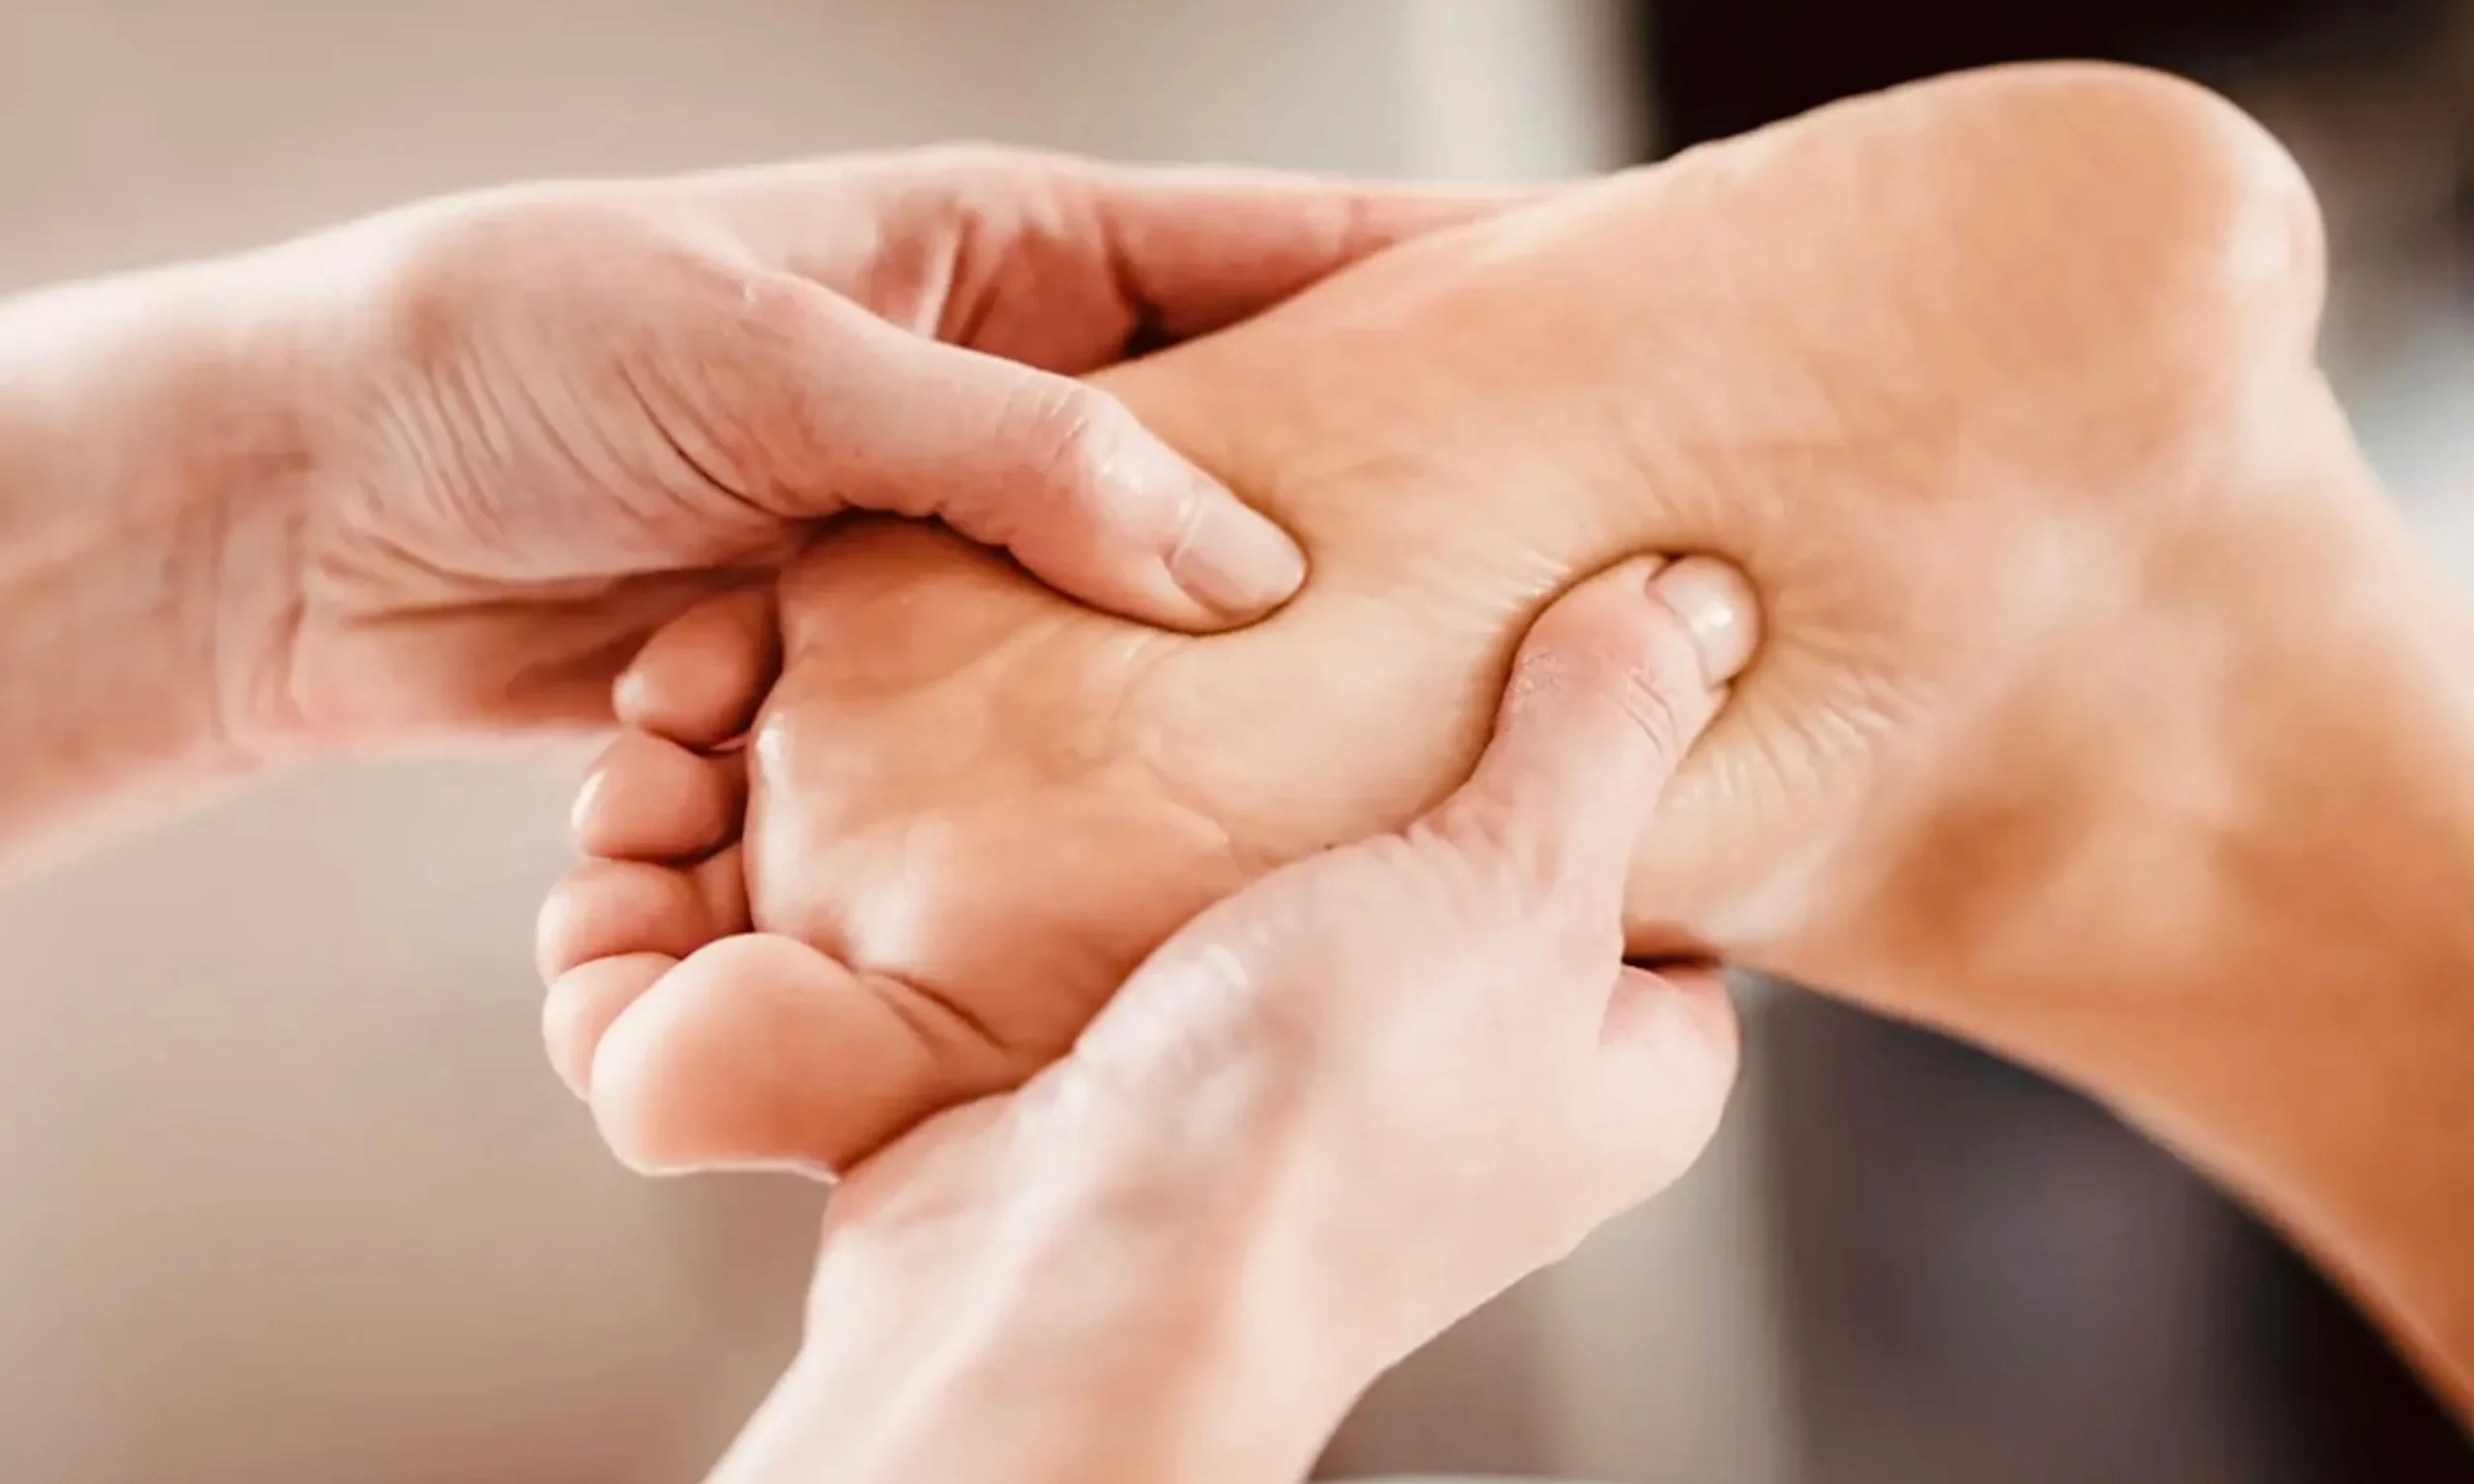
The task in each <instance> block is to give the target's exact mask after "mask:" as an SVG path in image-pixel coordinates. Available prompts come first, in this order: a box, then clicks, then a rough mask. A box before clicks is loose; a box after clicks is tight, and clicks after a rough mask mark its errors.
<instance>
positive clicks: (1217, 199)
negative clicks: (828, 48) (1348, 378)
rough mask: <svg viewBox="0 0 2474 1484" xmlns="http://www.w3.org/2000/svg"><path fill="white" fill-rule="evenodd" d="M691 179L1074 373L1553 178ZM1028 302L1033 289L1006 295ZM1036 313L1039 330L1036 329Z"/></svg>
mask: <svg viewBox="0 0 2474 1484" xmlns="http://www.w3.org/2000/svg"><path fill="white" fill-rule="evenodd" d="M685 184H686V185H687V188H688V189H690V190H692V191H694V192H695V193H696V194H697V195H698V196H700V197H701V198H702V199H703V200H704V201H705V202H706V203H707V206H708V209H709V210H713V211H715V212H716V213H717V214H720V215H721V217H722V218H723V219H725V220H726V221H728V222H729V223H730V225H731V228H732V230H733V232H734V235H735V236H737V237H738V238H739V239H740V241H741V242H743V243H745V244H746V245H747V247H748V248H749V250H750V251H751V252H752V253H753V254H754V256H755V257H756V258H757V259H758V260H759V261H762V262H766V263H772V264H778V265H780V266H782V267H783V268H785V269H786V270H788V271H793V272H796V273H798V274H799V275H800V276H802V277H805V278H807V279H809V280H810V281H811V282H814V283H818V284H820V285H822V286H823V287H825V288H828V289H831V290H834V291H836V292H839V293H846V294H849V296H850V297H851V298H853V299H856V300H860V301H862V302H864V303H866V304H867V305H868V306H869V307H870V308H871V309H874V310H876V311H877V312H879V313H882V314H884V315H885V316H886V317H887V318H890V319H894V320H897V321H901V322H903V323H906V324H909V325H912V326H914V327H916V328H929V327H932V326H934V327H942V328H944V329H945V330H947V331H950V333H948V334H947V335H946V336H945V338H957V339H962V340H964V341H966V342H967V343H971V344H977V345H980V346H982V347H983V348H986V349H998V348H1001V349H1003V350H1004V351H1005V353H1006V354H1008V355H1012V356H1015V357H1019V358H1022V359H1026V360H1029V361H1031V362H1032V363H1034V364H1037V365H1041V366H1044V367H1046V368H1047V369H1049V370H1051V371H1062V372H1073V373H1079V372H1085V371H1093V370H1097V369H1099V368H1100V367H1101V366H1103V365H1106V364H1108V363H1109V362H1111V361H1114V360H1116V359H1118V358H1120V357H1122V356H1123V355H1124V353H1125V350H1126V346H1127V342H1128V340H1129V338H1130V337H1131V338H1135V339H1140V338H1143V337H1144V336H1145V335H1146V333H1147V334H1150V335H1156V336H1162V337H1165V338H1169V339H1183V338H1186V337H1189V336H1193V335H1197V334H1202V333H1205V332H1207V331H1209V330H1213V329H1217V328H1221V327H1223V326H1225V325H1229V324H1233V323H1235V322H1236V321H1238V320H1241V319H1246V318H1248V317H1250V316H1251V315H1253V314H1255V313H1257V312H1259V311H1260V310H1262V309H1264V308H1267V307H1269V306H1270V305H1272V304H1275V303H1278V302H1279V301H1280V300H1284V299H1287V298H1290V297H1291V296H1293V295H1295V294H1297V293H1298V292H1300V291H1301V290H1303V289H1306V288H1307V287H1309V286H1310V285H1312V284H1313V283H1315V282H1316V281H1318V280H1320V279H1322V278H1326V277H1328V276H1330V275H1331V274H1333V273H1334V272H1337V271H1339V270H1341V269H1343V268H1346V267H1347V266H1349V265H1350V264H1352V263H1355V262H1357V261H1359V260H1360V259H1363V258H1365V257H1367V256H1369V255H1370V254H1373V253H1376V252H1379V251H1382V250H1383V249H1384V248H1386V247H1390V246H1393V245H1395V244H1396V243H1403V242H1406V241H1408V240H1410V239H1412V238H1417V237H1424V236H1426V235H1428V234H1430V233H1434V232H1438V231H1444V230H1448V229H1450V228H1453V227H1456V226H1462V225H1465V224H1467V223H1469V222H1473V221H1477V220H1480V219H1482V218H1484V217H1488V216H1493V215H1497V214H1501V213H1503V212H1506V211H1510V210H1513V209H1516V208H1518V207H1520V206H1523V205H1527V204H1529V203H1532V202H1535V201H1538V200H1540V199H1542V198H1543V197H1544V196H1545V195H1546V194H1548V192H1549V190H1550V189H1551V187H1547V186H1542V185H1516V186H1504V185H1431V184H1427V185H1415V184H1398V183H1384V184H1377V183H1367V182H1360V181H1350V180H1340V179H1335V178H1332V177H1328V176H1320V175H1312V174H1306V173H1299V172H1289V171H1277V170H1230V169H1194V168H1183V167H1180V168H1165V169H1164V168H1157V167H1144V166H1130V165H1118V164H1108V163H1101V162H1097V161H1093V160H1088V159H1083V158H1079V157H1074V156H1071V155H1061V154H1049V153H1043V152H1039V151H1029V150H1013V149H1000V148H986V147H972V146H964V147H951V146H948V147H941V148H936V149H931V150H912V151H896V152H892V153H887V154H878V155H867V156H842V157H835V158H831V159H825V160H804V161H796V162H791V163H788V164H776V165H762V166H756V167H753V168H746V169H737V170H730V171H723V172H717V173H713V174H709V175H705V176H702V177H697V178H694V179H693V180H691V181H689V182H687V183H685ZM1015 299H1035V300H1036V302H1027V303H1021V302H1005V301H1004V300H1015ZM1065 306H1075V307H1073V308H1070V309H1069V308H1067V307H1065ZM1111 310H1112V311H1113V313H1110V312H1108V311H1111ZM1061 321H1063V322H1064V323H1060V322H1061ZM1009 322H1011V323H1012V324H1014V325H1015V327H1016V332H1011V333H1009V332H1008V331H1007V330H1006V328H1005V326H1006V324H1007V323H1009ZM1033 323H1037V324H1038V325H1039V326H1040V327H1041V328H1039V329H1038V331H1037V332H1034V333H1021V332H1020V331H1021V329H1022V328H1025V327H1027V326H1029V325H1030V324H1033ZM974 328H976V329H977V330H979V331H981V332H982V333H968V332H967V331H970V330H972V329H974ZM983 336H985V337H983Z"/></svg>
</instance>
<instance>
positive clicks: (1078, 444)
mask: <svg viewBox="0 0 2474 1484" xmlns="http://www.w3.org/2000/svg"><path fill="white" fill-rule="evenodd" d="M999 426H1000V428H1001V430H1002V431H1001V432H1000V434H999V442H1000V443H1001V445H1002V446H1004V447H1005V448H1006V449H1007V450H1009V454H1010V457H1011V459H1012V461H1013V463H1014V464H1015V465H1016V467H1018V468H1019V469H1021V471H1023V472H1024V473H1025V474H1026V475H1027V476H1028V478H1027V480H1026V482H1025V484H1024V485H1023V487H1022V490H1021V494H1022V496H1023V498H1024V499H1025V500H1026V501H1027V502H1028V503H1029V504H1030V505H1031V507H1032V509H1033V511H1034V512H1035V513H1036V514H1038V515H1040V516H1041V517H1043V518H1047V519H1051V520H1053V519H1062V518H1064V517H1066V516H1069V515H1071V514H1073V513H1075V512H1077V511H1080V510H1083V509H1085V508H1087V507H1089V506H1091V505H1094V504H1096V503H1097V502H1098V497H1099V495H1100V493H1101V490H1102V487H1103V486H1104V485H1105V483H1106V481H1107V479H1108V473H1109V470H1110V466H1111V465H1112V464H1113V463H1114V462H1115V461H1116V459H1117V456H1118V451H1119V449H1120V448H1121V447H1122V445H1123V442H1124V437H1125V430H1124V428H1123V427H1122V426H1121V423H1120V419H1119V417H1118V415H1117V412H1116V406H1115V404H1114V403H1112V402H1111V401H1109V400H1108V397H1107V395H1106V394H1105V393H1102V392H1099V391H1096V390H1094V389H1092V388H1091V387H1088V386H1085V385H1081V384H1080V383H1079V382H1074V381H1069V380H1067V379H1065V378H1063V377H1050V376H1034V377H1029V378H1026V379H1024V380H1023V381H1021V383H1019V384H1018V385H1016V386H1015V387H1014V388H1013V390H1012V391H1010V392H1009V393H1008V394H1007V399H1006V404H1005V406H1004V408H1003V409H1002V411H1001V413H1000V414H999Z"/></svg>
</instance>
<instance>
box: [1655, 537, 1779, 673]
mask: <svg viewBox="0 0 2474 1484" xmlns="http://www.w3.org/2000/svg"><path fill="white" fill-rule="evenodd" d="M1650 595H1651V596H1652V597H1654V598H1656V599H1657V600H1658V601H1659V602H1661V603H1664V604H1665V605H1666V606H1667V607H1668V608H1669V609H1671V610H1672V611H1673V612H1674V613H1675V615H1676V616H1677V617H1679V618H1681V619H1683V626H1684V627H1685V628H1686V629H1688V630H1690V631H1691V634H1692V650H1693V653H1694V654H1696V655H1698V656H1699V657H1700V660H1701V677H1702V679H1704V680H1705V681H1707V682H1708V683H1709V684H1711V685H1713V686H1716V685H1724V684H1726V683H1727V682H1728V681H1730V680H1733V679H1734V678H1735V677H1736V676H1738V675H1740V674H1741V673H1743V668H1744V667H1745V666H1746V665H1748V664H1750V663H1752V652H1753V650H1754V649H1755V648H1757V647H1759V645H1760V643H1761V608H1760V604H1759V602H1758V600H1756V599H1755V598H1754V596H1753V592H1752V584H1751V582H1750V581H1749V580H1747V579H1746V578H1745V577H1744V575H1743V573H1742V572H1740V571H1739V570H1737V568H1736V567H1735V566H1734V565H1733V564H1732V563H1729V562H1724V561H1720V560H1719V559H1718V558H1716V557H1684V558H1683V560H1681V561H1677V562H1673V563H1670V564H1669V565H1667V566H1665V567H1662V568H1660V569H1659V570H1658V572H1657V574H1656V575H1655V576H1654V577H1652V578H1651V579H1650Z"/></svg>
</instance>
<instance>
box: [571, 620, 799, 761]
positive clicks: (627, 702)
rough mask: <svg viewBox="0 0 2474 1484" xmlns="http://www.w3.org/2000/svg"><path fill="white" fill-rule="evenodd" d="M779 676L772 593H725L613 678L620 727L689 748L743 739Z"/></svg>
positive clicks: (667, 628) (676, 624)
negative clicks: (616, 681)
mask: <svg viewBox="0 0 2474 1484" xmlns="http://www.w3.org/2000/svg"><path fill="white" fill-rule="evenodd" d="M781 670H782V629H781V624H780V622H779V620H778V618H777V616H776V614H775V609H774V595H773V586H772V585H771V584H769V583H768V584H765V585H762V586H757V587H745V588H740V589H737V590H735V591H732V592H727V593H724V594H722V595H721V596H719V597H717V598H714V599H712V600H710V601H709V602H705V603H702V604H699V605H698V606H697V607H695V608H692V609H690V610H688V611H687V612H686V613H684V614H680V615H679V616H678V617H677V618H676V619H674V620H672V621H671V622H670V623H668V624H666V625H664V626H663V627H662V628H661V629H660V630H659V631H658V632H656V633H655V634H654V635H653V637H652V638H651V639H650V640H648V641H647V642H646V643H645V647H644V648H643V649H642V650H641V651H640V652H639V653H638V654H637V655H636V659H635V663H633V664H631V665H629V666H628V667H627V669H626V670H625V671H623V672H622V673H620V675H619V681H618V684H617V685H616V686H615V687H614V688H613V691H612V704H613V706H614V707H615V708H616V710H617V711H618V714H619V722H620V723H621V724H622V725H624V726H628V727H633V728H640V729H642V730H645V731H648V732H651V733H653V734H654V735H656V736H661V737H667V738H669V739H670V740H672V741H674V742H678V743H682V744H684V745H685V746H688V747H693V748H714V747H719V746H721V745H722V744H723V743H725V742H728V741H729V740H730V739H731V738H733V737H735V736H739V735H741V734H743V733H744V732H745V731H746V730H747V728H748V727H749V725H750V724H751V723H753V722H754V721H755V719H756V711H757V708H758V707H759V706H761V705H762V704H763V703H764V696H765V693H766V692H767V691H769V690H771V689H772V687H773V680H774V677H775V676H776V675H778V674H780V673H781Z"/></svg>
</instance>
